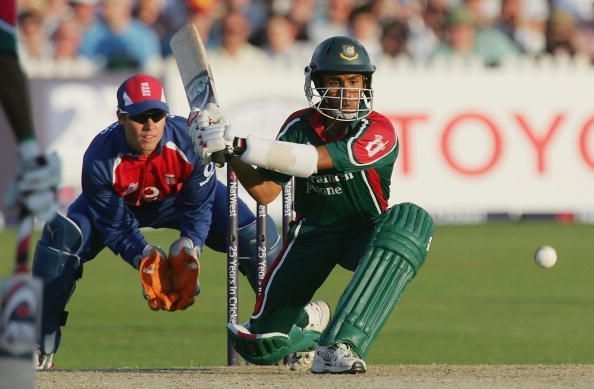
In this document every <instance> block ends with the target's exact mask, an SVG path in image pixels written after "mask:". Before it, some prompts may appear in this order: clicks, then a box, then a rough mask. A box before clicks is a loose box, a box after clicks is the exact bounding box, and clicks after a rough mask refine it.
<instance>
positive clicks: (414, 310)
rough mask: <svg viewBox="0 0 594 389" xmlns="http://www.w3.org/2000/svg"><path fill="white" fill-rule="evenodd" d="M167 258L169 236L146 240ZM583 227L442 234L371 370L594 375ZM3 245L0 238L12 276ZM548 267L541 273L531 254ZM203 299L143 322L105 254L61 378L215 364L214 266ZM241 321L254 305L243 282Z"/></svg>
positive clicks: (327, 291)
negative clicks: (543, 255) (551, 252)
mask: <svg viewBox="0 0 594 389" xmlns="http://www.w3.org/2000/svg"><path fill="white" fill-rule="evenodd" d="M146 235H147V237H148V240H149V241H151V242H154V243H157V244H160V245H162V246H163V247H167V246H168V244H169V243H170V242H171V241H172V240H174V239H175V237H176V233H175V232H173V231H152V230H151V231H146ZM593 236H594V226H591V225H560V224H548V223H517V224H489V225H482V226H441V227H438V228H437V230H436V234H435V237H434V240H433V246H432V248H431V252H430V254H429V257H428V259H427V262H426V264H425V266H424V267H423V268H422V270H421V272H420V273H419V275H418V276H417V278H416V279H415V280H414V281H413V282H412V284H411V285H410V286H409V287H408V289H407V291H406V293H405V295H404V298H403V299H402V301H401V302H400V303H399V305H398V306H397V308H396V309H395V311H394V312H393V314H392V315H391V317H390V319H389V320H388V322H387V323H386V325H385V327H384V329H383V331H382V333H381V335H380V336H379V337H378V338H377V339H376V341H375V343H374V346H373V347H372V349H371V351H370V353H369V355H368V357H367V361H368V362H369V363H373V364H397V363H414V364H429V363H449V364H535V363H539V364H540V363H543V364H553V363H554V364H559V363H594V353H592V350H593V349H594V336H592V334H593V329H594V250H593V248H594V243H593V241H592V237H593ZM14 239H15V237H14V233H13V232H11V231H7V232H5V233H2V235H1V236H0V249H1V252H3V253H5V257H7V258H6V259H5V260H4V261H3V262H2V263H1V264H0V274H4V275H6V274H8V273H9V270H10V268H11V267H12V261H11V259H9V258H12V252H13V251H14V249H13V246H14ZM541 244H549V245H552V246H554V247H555V248H556V249H557V252H558V254H559V261H558V263H557V265H556V266H555V267H553V268H552V269H547V270H545V269H540V268H538V267H536V265H535V264H534V262H533V260H532V256H533V252H534V250H535V248H536V247H537V246H539V245H541ZM201 264H202V276H201V285H202V294H201V296H200V297H199V300H198V301H197V303H196V304H195V305H194V306H192V307H191V308H189V309H188V310H187V311H183V312H174V313H166V312H153V311H151V310H150V309H149V308H148V306H147V305H146V302H145V300H144V299H143V298H142V296H141V287H140V283H139V280H138V275H137V273H136V271H135V270H133V269H132V268H131V267H130V266H129V265H127V264H126V263H125V262H124V261H122V260H121V259H119V258H118V257H116V256H114V255H113V254H112V253H111V252H110V251H108V250H105V251H104V252H102V253H101V255H100V256H98V257H97V258H95V259H94V260H93V261H91V262H89V263H88V264H87V265H86V266H85V269H84V276H83V279H82V280H81V281H80V282H79V284H78V286H77V290H76V292H75V294H74V296H73V298H72V299H71V302H70V304H69V307H68V310H69V311H70V318H69V321H68V325H67V327H66V329H65V331H64V336H63V341H62V347H61V349H60V352H59V354H58V355H57V357H56V363H57V366H58V367H60V368H91V367H96V368H110V367H141V368H147V367H192V366H207V365H224V364H225V363H226V334H225V321H226V300H225V293H226V291H225V257H224V255H222V254H218V253H214V252H212V251H207V252H206V253H205V254H204V255H203V258H202V261H201ZM349 278H350V273H349V272H347V271H344V270H342V269H336V270H335V271H334V273H333V274H332V276H331V278H330V279H329V280H328V281H327V282H326V284H325V285H324V286H323V287H322V288H321V289H320V290H319V291H318V293H317V297H319V298H324V299H327V301H329V302H330V303H331V305H332V306H336V301H337V300H338V297H339V295H340V293H341V291H342V290H343V289H344V286H345V285H346V283H347V282H348V280H349ZM242 281H243V282H242V287H241V289H242V290H241V317H240V319H241V320H242V321H245V320H247V319H248V317H249V314H250V311H251V308H252V305H253V302H254V297H253V296H252V294H251V291H250V289H249V285H248V283H247V281H246V280H245V279H243V278H242Z"/></svg>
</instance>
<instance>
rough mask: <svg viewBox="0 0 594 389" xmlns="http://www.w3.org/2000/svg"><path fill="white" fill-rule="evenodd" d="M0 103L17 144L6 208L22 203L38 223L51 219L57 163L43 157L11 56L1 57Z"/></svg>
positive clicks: (17, 66) (21, 75)
mask: <svg viewBox="0 0 594 389" xmlns="http://www.w3.org/2000/svg"><path fill="white" fill-rule="evenodd" d="M0 74H2V75H3V81H2V82H3V83H4V86H3V88H0V104H1V105H2V107H3V108H4V112H5V113H6V117H7V118H8V121H9V123H10V127H11V128H12V131H13V133H14V135H15V137H16V139H17V142H18V154H19V167H18V177H17V180H16V185H15V186H14V188H15V190H13V191H12V192H11V193H9V194H8V195H7V203H8V204H9V206H14V205H17V204H18V203H22V204H23V205H24V206H25V208H26V209H27V210H28V211H29V212H30V213H32V214H33V215H35V216H36V217H38V218H39V219H41V220H44V221H47V220H50V219H52V218H53V217H54V215H55V211H56V210H57V209H58V199H57V195H56V191H57V188H58V186H59V184H60V181H61V177H60V160H59V158H58V155H57V154H56V153H51V154H48V155H46V154H44V153H43V152H42V150H41V147H40V146H39V143H38V142H37V140H36V138H35V132H34V130H33V119H32V114H31V103H30V98H29V88H28V83H27V79H26V77H25V74H24V73H23V71H22V69H21V66H20V64H19V61H18V58H17V56H16V55H14V54H9V53H4V54H0Z"/></svg>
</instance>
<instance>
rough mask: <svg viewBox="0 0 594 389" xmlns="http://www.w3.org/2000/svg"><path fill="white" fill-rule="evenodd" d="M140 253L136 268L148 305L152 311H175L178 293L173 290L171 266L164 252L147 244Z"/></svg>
mask: <svg viewBox="0 0 594 389" xmlns="http://www.w3.org/2000/svg"><path fill="white" fill-rule="evenodd" d="M142 255H143V258H142V259H141V260H140V265H139V269H138V270H139V273H140V282H141V283H142V287H143V289H144V294H145V296H146V299H147V301H148V305H149V307H150V308H151V309H152V310H153V311H158V310H160V309H162V310H165V311H175V310H176V309H177V306H176V303H177V302H178V301H179V295H178V294H177V293H175V292H174V289H173V282H172V277H171V268H170V267H169V263H168V261H167V257H166V256H165V253H164V252H163V251H162V250H161V249H160V248H158V247H156V246H152V245H147V246H146V247H145V248H144V250H143V253H142Z"/></svg>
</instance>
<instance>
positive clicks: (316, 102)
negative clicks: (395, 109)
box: [304, 36, 375, 121]
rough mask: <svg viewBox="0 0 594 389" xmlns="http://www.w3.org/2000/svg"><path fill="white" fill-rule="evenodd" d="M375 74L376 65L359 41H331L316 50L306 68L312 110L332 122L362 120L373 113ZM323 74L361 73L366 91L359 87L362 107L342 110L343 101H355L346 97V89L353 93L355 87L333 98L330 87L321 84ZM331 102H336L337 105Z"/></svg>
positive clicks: (344, 37) (306, 82) (325, 42)
mask: <svg viewBox="0 0 594 389" xmlns="http://www.w3.org/2000/svg"><path fill="white" fill-rule="evenodd" d="M374 71H375V66H374V65H372V64H371V60H370V59H369V54H367V50H365V47H363V45H361V44H360V43H359V42H357V40H355V39H353V38H350V37H346V36H335V37H332V38H328V39H326V40H325V41H323V42H322V43H320V44H319V45H318V47H316V49H315V51H314V53H313V55H312V58H311V62H310V63H309V65H307V66H306V67H305V87H304V89H305V96H306V97H307V100H308V101H309V104H310V106H311V107H313V108H315V109H316V110H318V112H320V113H321V114H322V115H324V116H327V117H329V118H331V119H336V120H343V121H352V120H358V119H362V118H364V117H365V116H367V115H368V114H369V113H370V112H371V109H372V106H373V90H372V88H371V76H372V74H373V72H374ZM323 74H362V75H363V76H364V88H358V89H359V97H358V99H359V104H358V107H359V108H358V109H357V110H349V111H345V110H342V109H340V107H342V102H343V101H346V100H348V99H351V100H353V99H354V98H352V97H346V96H347V95H346V90H351V91H352V90H353V88H340V89H341V91H340V96H339V97H330V95H328V90H329V88H326V87H325V86H324V85H322V81H321V80H322V78H321V75H323ZM338 99H340V103H339V100H338ZM332 100H335V102H334V104H332ZM351 104H352V103H351Z"/></svg>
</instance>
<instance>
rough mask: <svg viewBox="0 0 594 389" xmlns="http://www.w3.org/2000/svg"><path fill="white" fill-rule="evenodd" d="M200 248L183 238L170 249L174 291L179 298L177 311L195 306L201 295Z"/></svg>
mask: <svg viewBox="0 0 594 389" xmlns="http://www.w3.org/2000/svg"><path fill="white" fill-rule="evenodd" d="M199 257H200V248H199V247H194V243H193V242H192V241H191V240H190V239H188V238H185V237H181V238H179V239H178V240H176V241H175V242H173V243H172V244H171V247H170V248H169V265H170V267H171V275H172V281H173V290H174V291H175V293H176V294H177V295H178V296H179V300H178V301H177V303H176V308H177V309H186V308H187V307H189V306H190V305H192V304H194V301H195V298H196V296H198V294H199V293H200V284H199V282H198V277H199V276H200V262H199V261H198V258H199Z"/></svg>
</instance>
